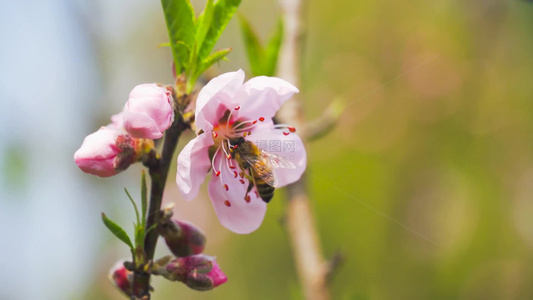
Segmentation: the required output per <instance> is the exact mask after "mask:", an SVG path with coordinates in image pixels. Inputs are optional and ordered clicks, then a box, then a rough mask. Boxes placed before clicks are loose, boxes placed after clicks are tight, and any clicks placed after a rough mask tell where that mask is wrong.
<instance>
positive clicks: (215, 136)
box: [213, 131, 218, 139]
mask: <svg viewBox="0 0 533 300" xmlns="http://www.w3.org/2000/svg"><path fill="white" fill-rule="evenodd" d="M217 137H218V132H216V131H213V138H214V139H216V138H217Z"/></svg>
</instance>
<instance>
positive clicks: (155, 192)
mask: <svg viewBox="0 0 533 300" xmlns="http://www.w3.org/2000/svg"><path fill="white" fill-rule="evenodd" d="M174 99H177V100H178V101H179V100H180V99H179V98H176V96H175V94H174ZM177 106H178V105H176V107H177ZM175 116H176V117H175V119H174V122H173V123H172V126H170V128H169V129H168V130H167V131H166V133H165V142H164V143H163V150H162V152H161V158H160V159H152V160H150V161H149V162H147V163H146V166H147V167H148V169H149V174H150V178H151V181H152V185H151V189H150V205H149V209H148V216H147V221H146V227H145V230H149V229H150V228H152V229H151V230H150V231H149V232H148V233H147V234H146V237H145V239H144V253H145V261H146V262H148V263H149V262H151V261H153V259H154V253H155V248H156V245H157V238H158V233H157V230H155V229H154V228H153V227H154V225H155V224H157V223H158V218H159V216H160V214H159V211H160V210H161V201H162V200H163V191H164V190H165V184H166V181H167V176H168V171H169V168H170V165H171V163H172V158H173V156H174V151H175V150H176V146H177V144H178V140H179V137H180V135H181V133H182V132H183V131H184V130H185V129H187V128H188V127H189V126H188V124H187V123H186V122H184V120H183V117H182V114H181V112H180V110H179V109H176V110H175ZM131 299H132V300H137V299H142V300H149V299H150V273H149V272H148V271H147V270H145V269H144V268H143V269H141V270H138V269H135V270H134V276H133V295H132V297H131Z"/></svg>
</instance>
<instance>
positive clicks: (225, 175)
mask: <svg viewBox="0 0 533 300" xmlns="http://www.w3.org/2000/svg"><path fill="white" fill-rule="evenodd" d="M243 82H244V72H243V71H242V70H238V71H236V72H230V73H225V74H222V75H220V76H218V77H216V78H214V79H213V80H211V81H210V82H209V83H208V84H207V85H206V86H205V87H204V88H203V89H202V90H201V91H200V93H199V95H198V99H197V102H196V111H195V122H196V127H197V128H198V129H199V133H200V134H199V135H198V136H197V137H196V138H195V139H193V140H192V141H190V142H189V143H188V144H187V145H186V146H185V148H184V149H183V150H182V152H181V153H180V154H179V156H178V173H177V180H176V181H177V184H178V188H179V189H180V191H181V192H182V194H183V195H184V197H185V199H187V200H192V199H193V198H195V197H196V196H197V195H198V192H199V189H200V185H201V184H202V182H203V181H204V179H205V177H206V175H207V174H208V173H209V171H210V170H211V173H212V176H211V180H210V182H209V187H208V190H209V196H210V198H211V200H212V202H213V206H214V208H215V212H216V214H217V216H218V218H219V220H220V222H221V223H222V225H224V226H225V227H226V228H228V229H230V230H232V231H234V232H237V233H249V232H252V231H254V230H256V229H257V228H258V227H259V226H260V225H261V223H262V220H263V218H264V215H265V212H266V202H268V201H269V200H270V199H271V198H272V195H273V192H274V188H279V187H283V186H285V185H288V184H290V183H293V182H295V181H296V180H298V179H299V178H300V176H301V175H302V173H303V171H304V170H305V167H306V160H307V158H306V152H305V149H304V146H303V143H302V141H301V139H300V138H299V137H298V135H296V134H295V129H294V128H292V127H289V126H286V125H275V124H274V122H273V121H272V118H273V117H274V115H275V114H276V112H277V110H278V109H279V108H280V107H281V105H282V104H283V103H284V102H285V101H287V100H288V99H290V98H291V97H292V95H294V94H295V93H297V92H298V89H297V88H296V87H294V86H293V85H292V84H290V83H288V82H286V81H284V80H282V79H279V78H275V77H266V76H259V77H255V78H252V79H250V80H249V81H247V82H245V83H243ZM257 141H263V142H266V144H267V145H268V144H271V145H272V147H270V148H271V149H263V148H264V147H260V146H261V145H258V144H259V142H257ZM284 145H290V148H289V147H287V148H285V147H284ZM278 146H279V147H278ZM284 150H286V151H288V152H290V153H285V152H284ZM284 154H290V155H289V156H286V155H284Z"/></svg>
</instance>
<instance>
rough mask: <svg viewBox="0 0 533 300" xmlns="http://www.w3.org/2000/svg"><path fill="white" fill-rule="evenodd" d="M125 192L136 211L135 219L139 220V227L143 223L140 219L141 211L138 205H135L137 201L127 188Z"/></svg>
mask: <svg viewBox="0 0 533 300" xmlns="http://www.w3.org/2000/svg"><path fill="white" fill-rule="evenodd" d="M124 191H125V192H126V195H128V198H129V199H130V201H131V204H133V208H134V209H135V217H136V218H137V225H138V224H140V223H141V222H140V219H139V209H138V208H137V204H135V201H134V200H133V198H132V197H131V195H130V192H128V190H127V189H126V188H124Z"/></svg>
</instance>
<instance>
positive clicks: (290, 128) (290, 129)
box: [287, 127, 296, 133]
mask: <svg viewBox="0 0 533 300" xmlns="http://www.w3.org/2000/svg"><path fill="white" fill-rule="evenodd" d="M287 129H289V131H290V132H292V133H295V132H296V128H294V127H287Z"/></svg>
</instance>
